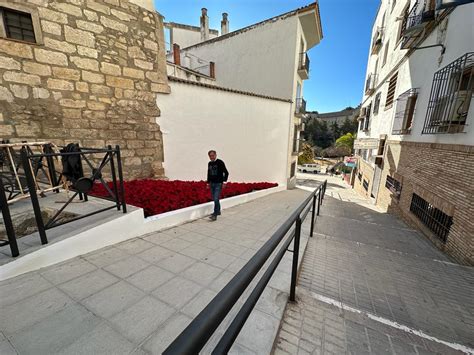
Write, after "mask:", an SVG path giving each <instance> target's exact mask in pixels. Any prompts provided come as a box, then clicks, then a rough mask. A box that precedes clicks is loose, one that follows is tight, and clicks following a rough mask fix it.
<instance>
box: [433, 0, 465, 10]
mask: <svg viewBox="0 0 474 355" xmlns="http://www.w3.org/2000/svg"><path fill="white" fill-rule="evenodd" d="M473 2H474V0H436V10H441V9H447V8H450V7H455V6H459V5H465V4H470V3H473Z"/></svg>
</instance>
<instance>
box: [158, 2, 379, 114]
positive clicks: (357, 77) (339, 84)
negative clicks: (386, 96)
mask: <svg viewBox="0 0 474 355" xmlns="http://www.w3.org/2000/svg"><path fill="white" fill-rule="evenodd" d="M154 1H155V7H156V9H157V11H158V12H160V13H161V14H162V15H163V16H165V21H170V22H171V21H172V22H178V23H185V24H189V25H195V26H199V16H200V14H201V8H202V7H205V8H207V11H208V16H209V22H210V27H211V28H214V29H218V30H220V21H221V14H222V13H223V12H227V13H229V22H230V30H231V31H233V30H237V29H239V28H242V27H245V26H248V25H251V24H253V23H256V22H259V21H262V20H265V19H267V18H270V17H273V16H276V15H279V14H282V13H285V12H288V11H291V10H293V9H295V8H298V7H301V6H305V5H307V4H309V3H311V0H154ZM379 2H380V0H319V6H320V10H321V21H322V25H323V35H324V38H323V40H322V41H321V43H320V44H319V45H317V46H316V47H314V48H313V49H311V50H310V51H309V56H310V59H311V68H310V79H309V80H306V81H305V84H304V85H305V86H304V96H305V99H306V101H307V103H308V106H307V109H309V110H311V111H313V110H315V111H319V112H329V111H337V110H341V109H343V108H345V107H347V106H357V105H358V104H359V103H360V100H361V98H362V88H363V85H364V78H365V70H366V65H367V55H368V48H369V45H370V34H371V29H372V24H373V21H374V18H375V14H376V12H377V8H378V5H379Z"/></svg>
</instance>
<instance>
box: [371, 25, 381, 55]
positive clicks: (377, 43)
mask: <svg viewBox="0 0 474 355" xmlns="http://www.w3.org/2000/svg"><path fill="white" fill-rule="evenodd" d="M382 37H383V27H378V28H377V31H376V32H375V35H374V38H373V39H372V51H371V53H372V54H377V53H378V52H379V51H380V48H382Z"/></svg>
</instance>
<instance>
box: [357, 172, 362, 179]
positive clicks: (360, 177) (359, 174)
mask: <svg viewBox="0 0 474 355" xmlns="http://www.w3.org/2000/svg"><path fill="white" fill-rule="evenodd" d="M357 178H358V179H359V181H362V174H361V173H358V174H357Z"/></svg>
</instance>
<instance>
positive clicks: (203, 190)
mask: <svg viewBox="0 0 474 355" xmlns="http://www.w3.org/2000/svg"><path fill="white" fill-rule="evenodd" d="M109 186H110V188H111V190H112V191H113V189H112V184H111V183H109ZM124 186H125V200H126V202H127V204H130V205H133V206H137V207H141V208H143V210H144V211H145V217H148V216H153V215H155V214H160V213H164V212H168V211H173V210H177V209H180V208H184V207H189V206H194V205H199V204H201V203H206V202H209V201H211V192H210V191H209V189H208V188H207V184H206V182H205V181H180V180H174V181H166V180H151V179H144V180H131V181H126V182H124ZM275 186H278V184H275V183H269V182H255V183H254V182H252V183H239V182H229V183H227V184H225V185H224V188H223V189H222V193H221V198H226V197H231V196H236V195H242V194H246V193H249V192H252V191H256V190H264V189H269V188H271V187H275ZM90 195H93V196H98V197H110V195H109V193H108V192H107V190H106V189H105V187H104V186H103V185H102V184H96V185H95V186H94V188H93V190H92V192H91V193H90Z"/></svg>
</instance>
